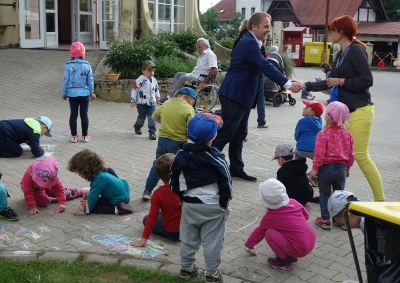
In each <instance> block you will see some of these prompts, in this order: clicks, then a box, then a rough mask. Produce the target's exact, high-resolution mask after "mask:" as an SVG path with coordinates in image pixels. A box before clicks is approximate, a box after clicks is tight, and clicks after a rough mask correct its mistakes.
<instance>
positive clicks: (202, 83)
mask: <svg viewBox="0 0 400 283" xmlns="http://www.w3.org/2000/svg"><path fill="white" fill-rule="evenodd" d="M205 86H206V83H205V82H203V81H202V82H201V83H199V85H198V86H197V87H198V88H199V89H203V88H204V87H205Z"/></svg>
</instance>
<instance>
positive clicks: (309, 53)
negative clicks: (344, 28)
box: [304, 42, 332, 64]
mask: <svg viewBox="0 0 400 283" xmlns="http://www.w3.org/2000/svg"><path fill="white" fill-rule="evenodd" d="M331 46H332V43H327V44H326V54H327V56H328V57H327V58H329V56H330V48H331ZM323 50H324V43H323V42H305V43H304V63H309V64H321V63H322V51H323ZM325 60H327V59H325Z"/></svg>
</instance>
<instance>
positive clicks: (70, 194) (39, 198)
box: [33, 188, 82, 207]
mask: <svg viewBox="0 0 400 283" xmlns="http://www.w3.org/2000/svg"><path fill="white" fill-rule="evenodd" d="M64 191H65V197H66V199H67V200H70V199H74V198H77V197H80V196H81V195H82V192H81V189H78V188H65V189H64ZM33 197H34V198H35V201H36V205H37V206H41V207H46V206H48V205H49V203H50V202H51V199H50V198H55V194H54V190H52V189H46V190H35V192H34V195H33Z"/></svg>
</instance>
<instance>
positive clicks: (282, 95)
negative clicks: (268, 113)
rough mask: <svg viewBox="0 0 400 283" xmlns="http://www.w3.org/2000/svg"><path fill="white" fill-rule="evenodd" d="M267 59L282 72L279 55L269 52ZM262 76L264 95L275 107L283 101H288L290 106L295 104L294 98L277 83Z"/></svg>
mask: <svg viewBox="0 0 400 283" xmlns="http://www.w3.org/2000/svg"><path fill="white" fill-rule="evenodd" d="M267 59H268V61H269V62H270V63H271V64H272V65H274V66H275V68H277V69H278V70H279V71H280V72H281V73H282V74H283V73H284V67H283V59H282V57H281V55H279V54H278V53H275V52H271V53H269V55H268V57H267ZM264 78H265V81H264V96H265V100H266V101H269V102H272V104H273V105H274V106H275V107H279V106H281V104H283V103H285V102H289V105H291V106H294V105H295V104H296V99H294V98H293V97H292V95H291V94H290V93H288V92H285V91H284V90H282V89H281V87H280V86H279V85H277V84H276V83H275V82H274V81H272V80H271V79H269V78H268V77H264Z"/></svg>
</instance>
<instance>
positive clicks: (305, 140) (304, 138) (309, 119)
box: [294, 116, 322, 152]
mask: <svg viewBox="0 0 400 283" xmlns="http://www.w3.org/2000/svg"><path fill="white" fill-rule="evenodd" d="M321 130H322V119H321V118H320V117H317V116H305V117H303V118H301V119H300V120H299V122H297V125H296V129H295V131H294V139H295V140H296V142H297V144H296V148H297V149H298V150H302V151H309V152H314V148H315V141H316V139H317V135H318V133H319V132H320V131H321Z"/></svg>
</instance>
